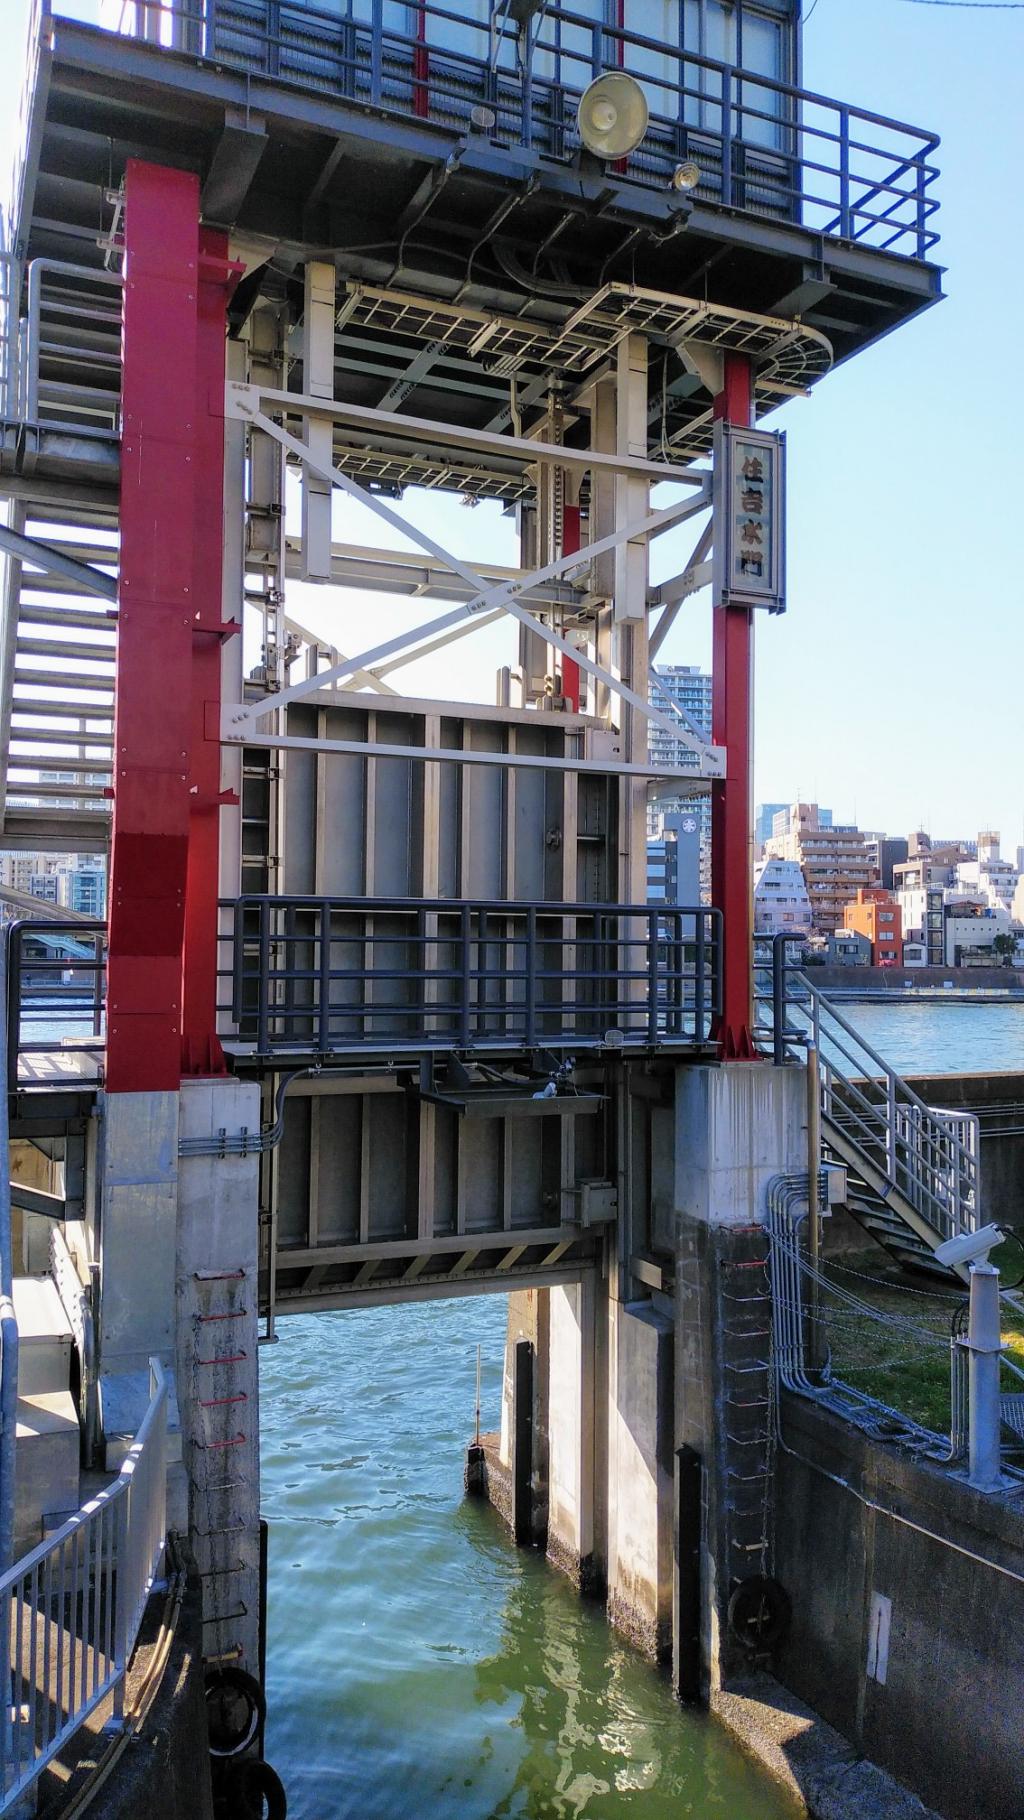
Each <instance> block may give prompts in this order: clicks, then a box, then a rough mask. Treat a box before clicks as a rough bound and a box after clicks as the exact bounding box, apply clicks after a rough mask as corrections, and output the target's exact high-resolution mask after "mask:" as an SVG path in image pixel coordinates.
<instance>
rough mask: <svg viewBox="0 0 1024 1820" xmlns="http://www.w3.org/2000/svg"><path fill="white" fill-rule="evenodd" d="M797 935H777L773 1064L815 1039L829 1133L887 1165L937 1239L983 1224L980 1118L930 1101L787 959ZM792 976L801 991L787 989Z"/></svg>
mask: <svg viewBox="0 0 1024 1820" xmlns="http://www.w3.org/2000/svg"><path fill="white" fill-rule="evenodd" d="M761 939H762V940H764V938H761ZM795 939H797V938H794V937H790V936H777V937H775V938H774V940H773V942H772V992H771V1005H772V1018H771V1037H772V1044H773V1049H774V1055H775V1060H776V1062H785V1061H787V1060H789V1059H793V1058H795V1055H796V1053H797V1051H798V1050H799V1048H800V1047H801V1046H802V1044H803V1043H804V1042H805V1041H806V1040H807V1039H808V1038H811V1039H813V1041H814V1042H815V1044H816V1046H817V1048H818V1051H819V1055H820V1058H821V1111H822V1118H823V1119H824V1120H825V1121H827V1123H828V1125H829V1126H830V1127H831V1129H832V1131H833V1132H834V1133H835V1134H836V1135H837V1136H839V1137H842V1138H845V1140H846V1142H847V1143H850V1144H852V1145H853V1146H854V1148H855V1151H856V1152H857V1153H858V1154H859V1155H860V1157H861V1159H862V1160H863V1162H864V1163H865V1164H866V1165H867V1166H868V1167H869V1168H871V1169H876V1170H877V1169H881V1171H882V1173H883V1174H884V1175H885V1178H886V1180H887V1181H888V1182H889V1183H890V1184H891V1186H892V1187H893V1188H894V1189H896V1190H898V1192H899V1193H901V1194H902V1195H903V1196H904V1198H905V1199H906V1200H907V1201H908V1202H909V1204H910V1205H911V1206H913V1207H914V1208H915V1210H916V1212H917V1213H918V1214H919V1215H920V1216H921V1217H922V1219H923V1220H924V1221H925V1222H926V1224H927V1225H928V1226H929V1227H930V1228H931V1229H932V1231H933V1232H934V1234H935V1237H936V1241H939V1240H942V1239H946V1238H949V1237H951V1236H953V1234H955V1233H958V1232H963V1231H973V1230H974V1228H975V1227H976V1226H977V1225H978V1224H979V1221H980V1195H981V1174H980V1168H979V1162H978V1124H977V1119H976V1117H973V1118H972V1116H971V1115H970V1114H958V1113H952V1114H946V1113H944V1112H942V1111H941V1110H939V1109H937V1108H936V1107H934V1106H929V1105H927V1104H926V1102H925V1101H924V1100H923V1099H922V1098H921V1097H920V1095H919V1094H917V1093H915V1091H914V1089H913V1088H912V1087H910V1086H909V1085H908V1084H907V1082H906V1081H905V1080H904V1079H903V1078H902V1076H901V1075H899V1074H898V1073H897V1072H896V1070H895V1068H893V1067H892V1066H891V1064H890V1063H889V1062H887V1061H886V1060H885V1058H884V1056H881V1055H880V1054H879V1053H878V1051H877V1050H876V1049H875V1048H874V1047H873V1046H872V1044H871V1043H869V1042H868V1040H867V1038H866V1037H864V1036H862V1035H861V1033H860V1031H859V1030H857V1029H856V1028H855V1026H854V1025H853V1024H851V1023H850V1022H849V1021H848V1020H847V1019H846V1018H845V1017H844V1016H843V1015H842V1013H841V1012H840V1011H838V1010H837V1009H836V1007H835V1005H834V1004H833V1003H832V1001H831V1000H830V999H829V998H827V997H826V995H825V994H824V993H823V992H820V991H819V990H818V988H817V987H816V986H815V985H814V984H813V983H812V981H811V980H810V979H809V978H808V976H807V974H806V973H805V972H803V971H802V970H801V969H800V967H799V966H798V965H792V964H790V963H788V962H787V961H786V958H785V950H786V946H787V944H788V943H790V942H791V941H793V940H795ZM756 941H757V938H755V955H756ZM757 973H758V968H757V961H756V958H755V1007H756V1005H758V1004H761V1005H763V1004H765V1003H766V999H767V995H766V994H765V993H764V992H763V991H762V992H760V993H758V992H757V991H756V982H757ZM790 980H792V981H793V982H794V983H795V984H796V986H797V992H798V995H794V994H793V993H792V992H791V991H790V990H789V985H788V981H790ZM794 1014H798V1015H799V1016H800V1017H801V1018H802V1019H804V1020H805V1025H804V1027H803V1028H800V1027H794V1025H793V1024H792V1022H791V1018H792V1016H793V1015H794ZM762 1028H763V1026H762ZM837 1057H838V1058H841V1059H840V1060H837ZM843 1063H845V1064H847V1065H848V1067H849V1072H847V1071H846V1068H845V1067H844V1066H843V1065H842V1064H843ZM958 1128H959V1129H958ZM961 1131H963V1133H964V1135H963V1136H961V1135H960V1132H961ZM965 1140H966V1141H965Z"/></svg>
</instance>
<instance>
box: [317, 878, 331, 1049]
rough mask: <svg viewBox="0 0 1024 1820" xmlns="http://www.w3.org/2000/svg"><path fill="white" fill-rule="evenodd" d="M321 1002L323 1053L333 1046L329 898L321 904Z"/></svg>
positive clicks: (319, 1026) (319, 1021) (319, 1038)
mask: <svg viewBox="0 0 1024 1820" xmlns="http://www.w3.org/2000/svg"><path fill="white" fill-rule="evenodd" d="M317 985H318V990H319V994H320V1003H319V1005H318V1006H317V1022H316V1043H317V1048H318V1050H319V1051H320V1054H321V1055H326V1054H327V1053H328V1051H329V1050H330V1047H331V905H330V900H329V899H328V898H324V899H323V900H322V902H321V904H320V956H319V966H318V969H317Z"/></svg>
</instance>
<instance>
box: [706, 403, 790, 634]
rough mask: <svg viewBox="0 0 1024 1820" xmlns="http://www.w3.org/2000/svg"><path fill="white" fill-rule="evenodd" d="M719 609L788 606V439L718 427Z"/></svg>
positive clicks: (733, 426) (716, 555) (716, 589)
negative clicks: (786, 542) (786, 483)
mask: <svg viewBox="0 0 1024 1820" xmlns="http://www.w3.org/2000/svg"><path fill="white" fill-rule="evenodd" d="M714 592H715V601H716V603H721V604H722V605H725V606H728V605H730V604H732V605H737V606H750V607H767V608H768V611H769V612H770V613H782V612H784V611H785V606H786V562H785V437H784V436H782V435H779V434H777V433H773V432H772V431H770V430H745V429H742V428H740V426H739V425H737V424H731V423H717V424H716V425H715V472H714Z"/></svg>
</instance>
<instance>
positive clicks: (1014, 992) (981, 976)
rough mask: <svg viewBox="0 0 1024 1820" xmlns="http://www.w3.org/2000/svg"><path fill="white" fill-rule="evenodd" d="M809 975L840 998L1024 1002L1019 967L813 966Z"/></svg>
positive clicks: (1023, 973) (1023, 974) (1023, 976)
mask: <svg viewBox="0 0 1024 1820" xmlns="http://www.w3.org/2000/svg"><path fill="white" fill-rule="evenodd" d="M807 973H808V978H809V979H810V980H811V981H812V983H813V984H814V985H815V986H816V987H817V988H818V991H819V992H826V993H827V994H828V996H829V998H836V999H852V1000H856V999H893V1000H899V999H906V1000H907V1001H908V1003H909V1001H911V1000H912V999H929V998H941V999H943V1000H946V1001H949V1002H951V1003H953V1004H956V1003H957V1002H958V1001H959V1000H963V1001H965V1002H967V1003H970V1002H972V1001H975V1000H978V999H984V998H1000V999H1006V998H1010V999H1021V1000H1024V970H1022V969H1021V968H1019V967H835V966H832V967H813V966H812V967H808V969H807Z"/></svg>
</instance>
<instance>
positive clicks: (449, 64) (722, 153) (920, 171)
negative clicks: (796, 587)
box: [54, 0, 939, 259]
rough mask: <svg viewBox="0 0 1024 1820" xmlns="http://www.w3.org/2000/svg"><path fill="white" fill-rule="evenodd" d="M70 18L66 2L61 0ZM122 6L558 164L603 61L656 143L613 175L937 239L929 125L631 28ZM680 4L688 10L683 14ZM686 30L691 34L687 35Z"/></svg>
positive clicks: (408, 114) (794, 215)
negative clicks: (640, 95) (682, 170)
mask: <svg viewBox="0 0 1024 1820" xmlns="http://www.w3.org/2000/svg"><path fill="white" fill-rule="evenodd" d="M54 10H55V12H56V13H58V14H59V10H60V8H59V0H58V4H57V6H56V7H55V9H54ZM402 13H403V14H404V18H405V27H406V28H405V29H402V27H401V26H400V24H399V23H398V19H399V17H400V13H399V9H398V8H396V7H393V6H391V5H389V4H387V3H386V0H346V4H345V6H344V9H343V10H341V12H340V16H339V9H338V8H335V9H332V10H326V9H323V10H320V9H318V8H317V7H316V6H314V5H307V4H305V3H304V0H125V4H123V5H122V7H121V9H120V15H119V22H120V29H121V31H122V32H126V33H129V34H130V35H132V36H133V37H137V38H141V39H143V40H146V41H148V42H150V43H152V44H154V45H160V46H163V47H164V48H168V49H178V50H181V51H184V52H187V53H188V54H190V55H193V56H200V57H205V58H212V59H216V61H217V62H218V63H220V64H225V65H229V66H230V65H236V66H238V67H240V68H242V69H244V70H246V71H247V72H249V73H250V74H251V75H255V76H261V77H265V78H267V79H269V80H270V81H272V82H273V83H274V84H275V85H278V84H285V85H287V84H289V83H291V84H295V85H297V86H301V87H303V88H307V89H309V88H312V89H315V90H317V91H319V92H321V93H326V94H330V95H333V96H336V97H337V98H339V99H341V100H348V101H352V102H355V103H357V104H359V105H361V106H369V107H371V108H374V109H379V110H381V111H382V112H383V113H386V114H387V113H390V114H395V115H398V116H401V117H402V118H403V119H404V120H406V121H408V120H409V119H410V118H411V119H413V120H417V121H423V122H434V123H437V124H441V125H445V126H448V127H450V128H455V129H457V130H458V131H460V132H462V133H465V132H469V131H471V130H473V131H476V132H477V133H479V135H480V137H481V138H482V139H483V140H484V141H487V140H490V141H492V142H496V143H498V144H503V145H506V146H509V147H512V146H522V147H526V148H529V149H530V150H533V151H539V152H543V153H545V154H546V155H548V156H553V157H555V158H568V157H570V156H572V155H574V154H575V152H576V151H577V150H578V138H577V135H576V105H577V101H578V98H579V95H580V94H581V92H582V90H583V89H584V88H586V86H587V84H588V83H589V82H590V81H591V80H592V79H593V77H594V76H595V75H597V74H599V73H600V72H601V71H602V70H604V69H614V68H621V69H624V70H626V71H627V72H630V73H633V74H635V75H636V77H637V79H638V81H640V82H641V84H642V86H643V88H644V90H645V93H646V96H647V100H648V105H649V109H650V124H649V128H648V131H647V134H646V136H645V138H644V140H643V143H642V144H641V145H640V146H639V147H638V148H637V150H636V151H635V152H633V153H632V154H631V155H630V157H629V158H628V159H627V160H625V161H624V163H623V164H622V165H621V166H620V167H618V171H617V174H618V175H619V176H620V177H625V178H626V179H627V180H632V181H634V182H637V183H639V184H641V185H644V186H646V187H652V188H659V189H664V188H665V187H666V186H667V184H668V183H669V182H670V180H671V177H672V173H673V171H674V170H675V168H676V166H677V165H678V164H679V163H680V162H682V161H685V160H693V161H694V162H695V163H696V164H697V165H698V167H699V169H700V173H701V176H700V182H699V184H698V186H697V189H696V192H695V196H696V200H697V201H698V202H701V201H706V202H711V203H713V204H722V205H724V206H725V207H727V208H730V209H739V210H743V211H746V212H748V213H753V214H756V215H762V216H765V215H767V216H770V217H772V218H775V219H778V220H780V221H789V222H795V223H799V224H800V225H801V226H803V227H806V228H810V229H812V230H813V231H814V232H815V233H817V234H822V235H825V236H826V237H833V236H834V237H838V238H839V239H842V240H847V241H853V242H857V243H860V244H862V245H865V246H870V247H873V248H875V249H877V250H879V251H883V252H890V253H895V254H899V255H903V256H907V257H912V258H918V259H923V258H925V257H927V255H928V253H929V252H930V251H931V249H932V248H933V247H934V246H935V244H936V242H937V240H938V233H937V230H936V226H935V214H936V211H937V209H938V200H937V198H936V196H935V194H934V185H935V182H936V179H937V177H938V169H937V166H936V165H935V163H934V153H935V151H936V149H937V147H938V144H939V140H938V138H937V136H936V135H935V134H933V133H928V132H925V131H923V130H921V129H919V128H916V127H912V126H908V125H906V124H904V123H903V122H901V121H897V120H892V119H889V118H888V117H886V116H885V115H882V114H875V113H872V112H870V111H868V110H866V109H864V108H858V107H853V106H851V105H850V104H849V103H847V102H841V101H835V100H831V99H829V98H828V97H827V96H824V95H819V94H816V93H814V92H813V91H811V90H808V89H802V88H797V87H795V86H794V85H793V84H792V83H789V82H784V81H781V80H778V79H776V78H774V77H772V76H768V75H763V74H759V73H757V72H755V71H753V70H750V69H745V68H740V67H737V66H736V65H734V64H730V63H726V62H722V61H720V60H718V59H715V58H713V57H706V56H701V55H699V54H698V53H697V52H695V51H692V50H688V49H684V48H683V47H682V45H681V44H676V45H670V44H665V43H662V42H660V41H659V40H657V39H656V38H652V37H648V36H646V35H645V34H643V33H642V32H638V31H636V30H632V29H629V28H628V27H624V26H612V25H607V24H600V25H599V24H595V23H594V22H593V21H592V20H589V19H586V18H584V17H583V16H582V15H581V14H579V13H576V12H574V11H573V9H572V7H571V6H560V5H552V4H549V5H548V6H547V7H546V8H545V11H544V13H543V16H542V18H541V19H540V21H539V22H538V25H537V29H536V31H535V33H534V34H532V35H531V37H530V39H529V41H528V48H527V50H526V53H525V55H523V52H522V46H523V43H524V40H522V39H520V37H519V35H518V32H517V29H516V26H515V23H514V21H513V20H512V18H511V17H510V16H509V11H507V10H506V11H502V12H500V13H497V14H496V15H495V16H494V17H493V18H492V19H491V20H489V21H485V20H480V19H469V18H467V17H466V16H465V13H464V12H462V11H460V10H459V8H458V6H457V4H455V0H451V4H449V5H439V4H437V0H419V4H417V5H415V6H410V7H408V8H407V9H402ZM682 17H683V13H682V9H681V10H680V18H681V19H682ZM680 35H681V34H680Z"/></svg>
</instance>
